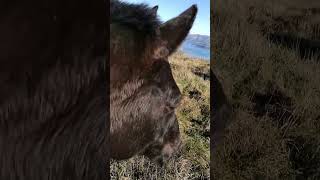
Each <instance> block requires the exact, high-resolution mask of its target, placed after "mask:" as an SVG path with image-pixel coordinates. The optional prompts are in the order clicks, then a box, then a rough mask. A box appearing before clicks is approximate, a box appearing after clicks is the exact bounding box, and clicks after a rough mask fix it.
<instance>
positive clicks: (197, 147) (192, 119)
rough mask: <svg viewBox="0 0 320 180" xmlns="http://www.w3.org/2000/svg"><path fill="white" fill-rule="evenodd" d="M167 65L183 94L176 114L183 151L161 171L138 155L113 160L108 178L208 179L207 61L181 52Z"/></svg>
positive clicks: (172, 57)
mask: <svg viewBox="0 0 320 180" xmlns="http://www.w3.org/2000/svg"><path fill="white" fill-rule="evenodd" d="M169 62H170V64H171V67H172V71H173V76H174V78H175V80H176V83H177V85H178V87H179V89H180V91H181V93H182V95H183V99H182V102H181V105H180V106H179V108H178V109H177V111H176V114H177V118H178V121H179V125H180V132H181V136H182V141H183V143H184V145H183V148H182V150H181V152H179V154H178V155H177V156H176V157H173V158H172V159H171V160H170V161H169V162H167V164H166V166H165V167H162V168H161V167H159V166H157V165H155V164H153V163H152V162H150V161H149V160H148V159H147V158H145V157H141V156H139V157H138V156H137V157H133V158H131V159H129V160H126V161H112V163H111V170H110V175H111V179H121V180H122V179H126V180H127V179H128V180H129V179H179V180H180V179H209V169H210V168H209V161H210V157H209V154H210V150H209V148H210V147H209V129H210V126H209V122H210V115H209V114H210V106H209V104H210V103H209V94H210V81H209V80H208V79H206V78H208V76H209V69H210V66H209V62H208V61H204V60H199V59H194V58H193V59H191V58H190V57H188V56H186V55H184V54H182V53H181V52H177V53H175V54H173V55H172V56H171V57H170V59H169Z"/></svg>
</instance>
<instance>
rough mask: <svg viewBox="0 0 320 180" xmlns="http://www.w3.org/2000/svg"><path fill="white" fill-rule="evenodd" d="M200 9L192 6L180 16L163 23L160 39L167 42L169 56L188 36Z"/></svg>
mask: <svg viewBox="0 0 320 180" xmlns="http://www.w3.org/2000/svg"><path fill="white" fill-rule="evenodd" d="M197 11H198V8H197V6H196V5H192V6H191V7H190V8H189V9H187V10H185V11H184V12H183V13H181V14H180V15H179V16H177V17H175V18H173V19H171V20H169V21H167V22H165V23H163V24H162V25H161V26H160V37H161V40H162V41H165V42H167V43H166V48H167V49H168V51H169V54H171V53H172V52H174V51H175V50H176V49H177V47H178V46H179V45H180V44H181V42H182V41H183V40H184V39H185V38H186V36H187V35H188V33H189V31H190V29H191V27H192V25H193V22H194V20H195V17H196V14H197Z"/></svg>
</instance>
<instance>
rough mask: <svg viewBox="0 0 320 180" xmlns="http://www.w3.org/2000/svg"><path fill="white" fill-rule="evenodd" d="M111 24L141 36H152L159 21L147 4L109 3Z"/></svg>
mask: <svg viewBox="0 0 320 180" xmlns="http://www.w3.org/2000/svg"><path fill="white" fill-rule="evenodd" d="M110 14H111V24H120V25H123V26H127V27H128V28H130V29H134V30H137V31H139V32H142V33H143V34H146V35H147V34H148V35H153V33H154V32H155V29H156V28H157V27H159V26H160V24H161V21H160V20H159V19H158V17H157V16H155V15H154V14H153V10H152V8H151V7H149V6H148V5H147V4H143V3H142V4H130V3H127V2H122V1H119V0H111V1H110Z"/></svg>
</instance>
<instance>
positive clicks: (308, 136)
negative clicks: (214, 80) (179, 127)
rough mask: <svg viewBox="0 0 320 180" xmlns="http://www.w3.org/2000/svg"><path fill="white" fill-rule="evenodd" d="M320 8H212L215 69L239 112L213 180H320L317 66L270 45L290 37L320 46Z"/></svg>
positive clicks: (219, 4)
mask: <svg viewBox="0 0 320 180" xmlns="http://www.w3.org/2000/svg"><path fill="white" fill-rule="evenodd" d="M319 3H320V1H316V0H309V1H308V2H306V1H301V0H290V1H289V0H277V1H276V0H270V1H265V0H243V1H239V0H223V1H215V3H212V8H211V10H212V15H211V19H212V24H211V25H212V26H211V29H212V31H213V34H212V42H211V44H212V51H211V52H212V54H213V59H214V63H212V68H213V69H214V71H215V72H217V73H218V74H219V75H220V76H221V77H222V83H223V84H224V88H225V91H226V94H227V96H228V98H229V99H230V101H231V104H232V106H233V108H234V110H233V111H234V118H233V121H232V123H231V125H230V127H229V129H228V132H227V134H226V139H225V142H224V143H223V144H222V146H220V147H219V149H218V158H217V159H216V160H215V162H213V163H212V167H211V168H212V170H213V175H212V176H213V177H214V178H215V179H320V111H319V107H320V64H319V60H317V59H302V58H301V57H300V56H299V55H298V54H297V53H296V51H295V50H294V49H287V48H285V47H283V46H281V45H275V44H272V43H270V42H269V41H268V39H267V38H266V34H268V33H283V32H286V33H291V34H294V35H297V36H299V37H304V38H309V39H319V38H320V33H319V32H320V31H319V29H320V28H319V24H320V18H319V17H320V4H319ZM317 7H318V8H317ZM213 88H214V87H213Z"/></svg>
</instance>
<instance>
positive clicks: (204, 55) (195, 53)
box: [180, 41, 210, 61]
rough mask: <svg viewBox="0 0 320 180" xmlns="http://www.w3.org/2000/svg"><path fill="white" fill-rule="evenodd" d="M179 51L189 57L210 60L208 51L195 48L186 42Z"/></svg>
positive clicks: (198, 47)
mask: <svg viewBox="0 0 320 180" xmlns="http://www.w3.org/2000/svg"><path fill="white" fill-rule="evenodd" d="M180 49H181V50H182V52H184V53H185V54H187V55H189V56H191V57H195V58H201V59H205V60H208V61H209V60H210V49H207V48H202V47H200V46H196V45H194V44H192V43H190V42H188V41H185V42H183V43H182V45H181V47H180Z"/></svg>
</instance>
